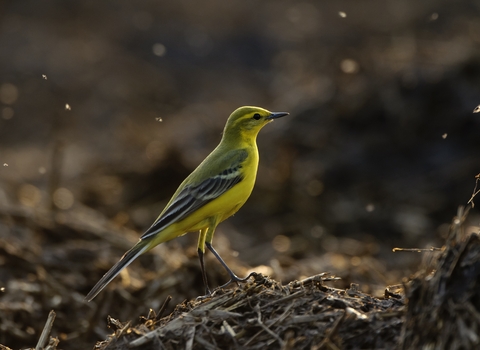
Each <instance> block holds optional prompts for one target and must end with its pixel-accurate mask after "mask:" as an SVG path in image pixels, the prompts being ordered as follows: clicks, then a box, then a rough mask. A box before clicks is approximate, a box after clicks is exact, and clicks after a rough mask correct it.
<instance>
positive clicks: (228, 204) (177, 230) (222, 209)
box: [151, 164, 257, 247]
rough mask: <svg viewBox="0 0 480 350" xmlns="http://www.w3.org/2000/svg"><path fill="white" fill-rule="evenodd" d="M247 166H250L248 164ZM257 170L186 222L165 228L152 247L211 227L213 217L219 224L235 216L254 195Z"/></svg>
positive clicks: (185, 220)
mask: <svg viewBox="0 0 480 350" xmlns="http://www.w3.org/2000/svg"><path fill="white" fill-rule="evenodd" d="M253 165H256V164H253ZM246 166H249V165H248V164H246ZM252 170H253V171H252ZM256 170H257V169H256V166H255V167H254V168H253V169H252V168H250V171H248V174H247V175H246V176H245V178H244V179H243V180H242V181H240V182H239V183H238V184H236V185H235V186H233V187H232V188H231V189H229V190H228V191H227V192H225V193H224V194H223V195H221V196H220V197H218V198H216V199H214V200H213V201H211V202H210V203H208V204H206V205H205V206H203V207H201V208H200V209H198V210H197V211H195V212H194V213H192V214H190V215H189V216H188V217H187V218H185V219H184V220H182V221H179V222H177V223H174V224H172V225H170V226H168V227H167V228H165V229H164V230H163V231H162V232H159V233H157V235H156V236H155V239H154V242H152V245H151V246H152V247H153V246H155V245H157V244H160V243H163V242H166V241H169V240H171V239H173V238H175V237H178V236H181V235H183V234H185V233H187V232H194V231H199V230H201V229H205V228H207V227H208V226H209V223H210V222H211V221H210V220H209V219H211V218H212V217H217V219H218V222H222V221H224V220H225V219H227V218H229V217H230V216H232V215H233V214H235V213H236V212H237V211H238V210H239V209H240V208H241V207H242V205H243V204H245V202H246V201H247V199H248V197H250V194H251V193H252V190H253V186H254V184H255V178H256V175H257V174H256V173H257V172H256Z"/></svg>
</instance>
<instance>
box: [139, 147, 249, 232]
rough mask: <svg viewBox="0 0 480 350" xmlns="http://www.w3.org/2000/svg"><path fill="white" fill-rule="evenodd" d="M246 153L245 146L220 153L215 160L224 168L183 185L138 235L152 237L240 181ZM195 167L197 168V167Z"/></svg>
mask: <svg viewBox="0 0 480 350" xmlns="http://www.w3.org/2000/svg"><path fill="white" fill-rule="evenodd" d="M247 157H248V153H247V151H245V150H234V151H231V152H227V154H225V156H224V157H222V158H221V159H219V160H218V162H219V163H220V164H222V163H224V164H225V166H224V167H220V168H221V169H224V170H223V171H220V172H218V173H216V174H213V175H211V176H208V177H207V178H205V179H204V180H203V181H200V182H199V183H192V184H189V185H186V186H185V187H183V189H182V190H181V191H180V192H179V193H178V195H177V196H176V198H174V199H173V200H172V201H171V202H170V203H169V204H168V207H167V208H165V210H164V211H163V213H162V215H160V216H159V217H158V218H157V220H156V221H155V222H154V223H153V225H152V226H150V228H149V229H148V230H147V231H146V232H145V233H144V234H143V235H142V237H141V239H146V238H149V237H152V236H153V235H155V234H156V233H158V232H160V231H162V230H163V229H165V228H166V227H167V226H169V225H171V224H173V223H175V222H179V221H181V220H183V219H185V218H186V217H187V216H188V215H190V214H191V213H193V212H194V211H195V210H197V209H199V208H201V207H203V206H204V205H206V204H207V203H209V202H211V201H212V200H214V199H215V198H218V197H220V196H221V195H222V194H224V193H225V192H227V191H228V190H229V189H231V188H232V187H233V186H235V185H236V184H238V183H239V182H240V181H242V180H243V176H242V172H241V168H242V163H243V162H244V161H245V159H247ZM197 170H200V169H198V168H197Z"/></svg>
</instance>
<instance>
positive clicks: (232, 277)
mask: <svg viewBox="0 0 480 350" xmlns="http://www.w3.org/2000/svg"><path fill="white" fill-rule="evenodd" d="M257 275H258V274H257V273H256V272H251V273H250V274H249V275H248V276H247V277H245V278H240V277H238V276H237V275H235V274H234V273H232V274H231V275H230V281H228V282H227V283H225V284H224V285H221V286H220V287H217V288H215V290H218V289H223V288H225V287H227V286H229V285H230V284H231V283H236V284H237V286H239V285H240V282H242V283H243V282H247V281H248V279H249V278H250V277H256V276H257ZM214 292H215V291H214Z"/></svg>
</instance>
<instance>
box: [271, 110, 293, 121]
mask: <svg viewBox="0 0 480 350" xmlns="http://www.w3.org/2000/svg"><path fill="white" fill-rule="evenodd" d="M289 114H290V113H287V112H274V113H272V114H270V115H269V116H268V117H267V119H268V120H271V119H277V118H281V117H285V116H286V115H289Z"/></svg>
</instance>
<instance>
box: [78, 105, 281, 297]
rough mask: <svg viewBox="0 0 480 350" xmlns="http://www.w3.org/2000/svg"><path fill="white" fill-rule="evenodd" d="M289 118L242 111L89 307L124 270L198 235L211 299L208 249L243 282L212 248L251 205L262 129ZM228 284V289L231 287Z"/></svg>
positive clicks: (232, 279)
mask: <svg viewBox="0 0 480 350" xmlns="http://www.w3.org/2000/svg"><path fill="white" fill-rule="evenodd" d="M286 115H288V113H286V112H278V113H272V112H270V111H267V110H266V109H263V108H259V107H249V106H245V107H240V108H238V109H237V110H235V111H234V112H233V113H232V114H231V115H230V117H229V118H228V120H227V124H226V125H225V128H224V130H223V135H222V139H221V141H220V143H219V145H218V146H217V147H216V148H215V149H214V150H213V151H212V153H210V154H209V155H208V157H207V158H205V160H204V161H203V162H202V163H201V164H200V165H199V166H198V167H197V168H196V169H195V170H194V171H193V172H192V173H191V174H190V175H189V176H188V177H187V178H186V179H185V180H184V181H183V182H182V183H181V185H180V186H179V187H178V189H177V191H176V192H175V193H174V195H173V197H172V199H170V201H169V202H168V204H167V206H166V207H165V209H164V210H163V211H162V213H161V214H160V215H159V216H158V218H157V219H156V220H155V222H154V223H153V224H152V226H150V228H149V229H148V230H147V231H146V232H145V233H144V234H143V235H142V237H141V238H140V240H139V241H138V243H137V244H135V245H134V246H133V247H132V248H131V249H130V250H129V251H127V252H126V253H125V254H124V255H123V256H122V258H121V259H120V261H118V262H117V263H116V264H115V265H114V266H113V267H112V268H111V269H110V270H109V271H108V272H107V273H106V274H105V275H104V276H103V277H102V278H101V279H100V280H99V281H98V282H97V284H96V285H95V286H94V287H93V288H92V290H91V291H90V292H89V293H88V295H87V296H86V297H85V299H86V300H87V301H90V300H92V299H93V298H95V297H96V296H97V294H98V293H100V291H101V290H102V289H103V288H105V286H106V285H107V284H108V283H110V282H111V281H112V280H113V279H114V278H115V277H116V276H117V275H118V274H119V273H120V271H121V270H122V269H124V268H125V267H127V266H128V265H129V264H130V263H131V262H132V261H133V260H135V259H136V258H137V257H138V256H140V255H141V254H143V253H145V252H147V251H149V250H150V249H152V248H153V247H155V246H156V245H158V244H160V243H163V242H167V241H169V240H171V239H173V238H175V237H179V236H182V235H184V234H185V233H187V232H193V231H200V235H199V239H198V257H199V259H200V267H201V270H202V278H203V282H204V284H205V289H206V292H207V294H208V295H210V294H211V291H210V288H209V287H208V283H207V274H206V271H205V264H204V260H203V256H204V254H205V246H206V247H207V248H208V249H209V250H210V251H211V252H212V253H213V255H215V257H216V258H217V259H218V260H219V261H220V263H221V264H222V266H223V267H224V268H225V269H226V270H227V272H228V274H229V275H230V281H229V282H228V283H227V284H229V283H231V282H242V281H245V279H241V278H239V277H237V276H236V275H235V274H234V273H233V271H232V270H231V269H230V268H229V267H228V266H227V264H226V263H225V262H224V261H223V259H222V258H221V257H220V255H219V254H218V253H217V251H216V250H215V249H214V248H213V246H212V239H213V234H214V232H215V228H216V227H217V225H218V224H219V223H220V222H222V221H223V220H225V219H227V218H228V217H230V216H232V215H233V214H235V213H236V212H237V211H238V209H240V207H241V206H242V205H243V204H244V203H245V202H246V201H247V199H248V197H249V196H250V193H251V192H252V189H253V186H254V184H255V178H256V176H257V168H258V148H257V142H256V139H257V135H258V132H259V131H260V129H262V128H263V127H264V126H265V125H266V124H268V123H270V122H271V121H273V120H274V119H276V118H280V117H284V116H286ZM227 284H226V285H227Z"/></svg>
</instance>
